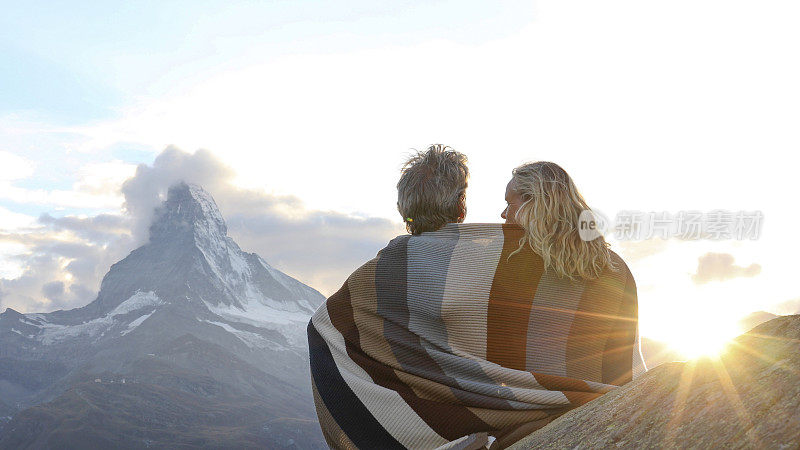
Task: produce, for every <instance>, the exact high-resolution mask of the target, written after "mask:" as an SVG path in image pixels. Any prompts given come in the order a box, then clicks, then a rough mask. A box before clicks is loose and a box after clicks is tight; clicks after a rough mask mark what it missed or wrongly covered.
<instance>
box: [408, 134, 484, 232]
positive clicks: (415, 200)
mask: <svg viewBox="0 0 800 450" xmlns="http://www.w3.org/2000/svg"><path fill="white" fill-rule="evenodd" d="M468 178H469V170H468V169H467V157H466V156H464V155H463V154H461V153H459V152H457V151H455V150H453V149H452V148H450V147H448V146H446V145H442V144H434V145H431V146H430V147H428V149H427V150H426V151H424V152H417V153H416V154H415V155H413V156H412V157H411V158H409V160H408V161H406V163H405V164H404V165H403V169H402V174H401V175H400V181H398V182H397V210H398V211H400V215H401V216H403V220H404V221H405V223H406V229H407V230H408V232H409V233H411V234H420V233H422V232H424V231H436V230H438V229H439V228H441V227H442V226H443V225H444V224H446V223H452V222H463V221H464V217H465V216H466V215H467V205H466V190H467V179H468Z"/></svg>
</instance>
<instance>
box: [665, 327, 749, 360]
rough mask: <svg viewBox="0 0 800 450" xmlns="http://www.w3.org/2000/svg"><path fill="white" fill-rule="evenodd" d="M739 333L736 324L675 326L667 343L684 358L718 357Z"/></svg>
mask: <svg viewBox="0 0 800 450" xmlns="http://www.w3.org/2000/svg"><path fill="white" fill-rule="evenodd" d="M739 334H741V330H740V329H739V327H738V326H736V325H729V324H727V323H713V322H712V323H704V324H702V326H698V327H677V328H676V329H675V330H674V332H673V333H671V336H670V338H669V339H668V340H667V343H668V344H669V346H670V348H671V349H672V350H674V351H676V352H677V353H679V354H680V355H681V356H683V357H684V358H686V359H696V358H701V357H718V356H721V355H722V354H723V353H725V350H726V349H727V347H728V344H729V343H730V341H731V340H732V339H733V338H735V337H736V336H738V335H739Z"/></svg>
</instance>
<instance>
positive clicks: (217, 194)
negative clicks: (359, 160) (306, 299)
mask: <svg viewBox="0 0 800 450" xmlns="http://www.w3.org/2000/svg"><path fill="white" fill-rule="evenodd" d="M235 176H236V173H235V172H234V170H233V169H231V168H230V167H229V166H227V165H225V164H224V163H222V162H221V161H220V160H219V159H218V158H217V157H216V156H214V155H213V154H212V153H211V152H210V151H208V150H202V149H201V150H198V151H196V152H195V153H187V152H184V151H182V150H180V149H178V148H176V147H172V146H171V147H168V148H166V149H165V150H164V151H163V152H161V154H159V155H158V156H157V157H156V158H155V160H154V162H153V164H152V165H144V164H142V165H139V167H138V168H137V169H136V174H135V175H134V176H133V177H131V178H130V179H128V180H127V181H125V183H124V184H123V186H122V192H123V193H124V195H125V208H126V210H127V212H128V213H129V215H130V216H131V217H132V221H133V223H132V235H133V238H134V240H135V241H136V242H138V243H144V242H146V239H147V229H148V227H149V225H150V222H151V221H152V214H153V210H154V208H155V207H156V206H157V205H158V204H160V202H161V201H162V200H163V198H164V196H165V195H166V192H167V190H168V188H169V186H171V185H172V184H174V183H176V182H177V181H180V180H183V181H186V182H189V183H196V184H199V185H201V186H203V188H204V189H205V190H206V191H208V192H209V193H210V194H211V195H212V196H213V197H214V199H215V201H216V202H217V205H218V206H219V208H220V212H221V213H222V215H223V217H224V218H225V220H226V223H227V225H228V234H229V235H230V236H231V237H232V238H233V239H234V240H235V241H236V242H237V243H238V244H239V245H240V246H241V247H242V249H243V250H245V251H248V252H255V253H257V254H259V255H260V256H261V257H263V258H264V259H265V260H266V261H267V262H269V263H270V264H271V265H273V266H275V267H276V268H278V269H280V270H282V271H284V272H286V273H288V274H289V275H291V276H294V277H296V278H298V279H300V280H301V281H303V282H305V283H308V284H310V285H311V286H313V287H314V288H316V289H319V290H320V291H322V292H323V293H326V294H330V293H333V292H334V291H335V290H336V289H338V287H339V286H340V285H341V284H342V283H343V282H344V280H345V278H346V277H347V276H348V275H349V274H350V272H352V271H353V270H354V269H356V268H357V267H358V266H359V265H361V264H362V263H364V262H365V261H366V260H368V259H371V258H373V257H374V256H375V254H376V253H377V251H378V250H380V249H381V248H383V246H384V245H385V244H386V243H387V242H388V241H389V240H390V239H391V238H393V237H395V236H397V235H398V234H401V233H403V232H404V229H403V227H402V224H401V223H400V222H399V221H397V222H392V221H390V220H387V219H382V218H370V217H354V216H350V215H347V214H343V213H339V212H335V211H318V210H309V209H307V208H306V207H305V206H304V204H303V202H302V201H301V200H300V199H298V198H297V197H294V196H289V195H274V194H270V193H267V192H263V191H260V190H253V189H242V188H239V187H237V186H235V185H234V184H233V180H234V178H235Z"/></svg>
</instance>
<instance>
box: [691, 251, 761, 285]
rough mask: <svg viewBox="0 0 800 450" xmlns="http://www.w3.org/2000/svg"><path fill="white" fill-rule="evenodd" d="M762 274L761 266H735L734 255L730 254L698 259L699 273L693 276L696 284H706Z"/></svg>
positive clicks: (705, 256) (710, 254)
mask: <svg viewBox="0 0 800 450" xmlns="http://www.w3.org/2000/svg"><path fill="white" fill-rule="evenodd" d="M759 273H761V266H760V265H759V264H755V263H753V264H750V265H749V266H747V267H742V266H737V265H736V264H734V258H733V255H731V254H729V253H712V252H709V253H706V254H705V255H703V256H701V257H700V258H699V259H698V263H697V273H695V274H693V275H692V281H694V282H695V284H705V283H708V282H709V281H714V280H717V281H724V280H729V279H731V278H738V277H754V276H756V275H758V274H759Z"/></svg>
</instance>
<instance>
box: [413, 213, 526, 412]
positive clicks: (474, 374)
mask: <svg viewBox="0 0 800 450" xmlns="http://www.w3.org/2000/svg"><path fill="white" fill-rule="evenodd" d="M426 235H428V236H430V237H428V236H426ZM458 242H459V235H458V229H457V228H450V227H445V228H444V229H442V230H439V231H437V232H435V233H423V234H422V235H421V236H414V237H412V238H411V239H410V240H409V241H408V261H409V271H408V299H409V301H408V303H409V305H410V306H409V326H408V328H409V329H410V330H411V331H413V332H414V333H415V334H417V335H418V336H420V337H422V339H421V341H420V344H421V346H422V348H423V349H424V350H425V351H426V352H427V353H428V355H429V356H430V357H431V358H432V359H433V361H435V362H436V364H437V365H438V366H439V368H440V369H441V370H442V371H443V373H444V375H446V376H448V377H452V380H453V383H454V384H455V386H457V387H459V388H461V389H463V390H464V391H472V392H478V393H480V394H483V395H491V396H497V397H499V399H495V402H494V404H493V407H495V408H511V405H510V404H508V402H506V401H505V400H500V399H509V400H516V396H515V395H514V394H513V391H511V390H509V389H506V388H503V387H499V386H498V383H497V381H496V380H494V379H493V378H492V377H490V376H489V375H488V374H486V373H485V372H484V371H483V367H482V366H481V365H480V364H479V363H478V362H476V361H473V360H471V359H468V358H462V357H457V356H454V355H453V354H452V349H451V348H450V345H449V342H448V341H449V340H448V336H447V327H446V326H445V323H444V321H443V319H442V301H443V299H444V295H445V287H446V285H447V275H448V272H449V266H450V261H451V260H452V259H453V258H457V257H458V255H455V254H454V252H455V251H456V248H457V244H458ZM450 387H451V388H452V387H454V386H453V385H450ZM451 391H452V392H453V394H454V395H455V396H456V398H458V399H459V400H461V401H464V402H468V403H470V402H475V401H476V400H475V398H476V397H475V396H473V395H470V394H469V393H468V392H464V391H461V390H459V389H451ZM483 401H484V402H488V401H490V400H488V399H485V398H484V400H483Z"/></svg>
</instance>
